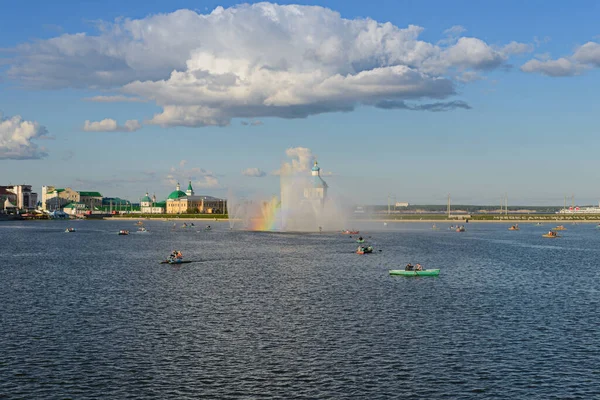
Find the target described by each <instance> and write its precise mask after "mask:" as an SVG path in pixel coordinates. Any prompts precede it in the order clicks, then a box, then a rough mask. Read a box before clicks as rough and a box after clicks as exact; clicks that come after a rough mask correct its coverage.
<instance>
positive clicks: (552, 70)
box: [521, 58, 585, 77]
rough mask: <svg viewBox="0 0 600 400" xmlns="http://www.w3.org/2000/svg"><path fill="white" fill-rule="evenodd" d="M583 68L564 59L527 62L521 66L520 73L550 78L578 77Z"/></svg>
mask: <svg viewBox="0 0 600 400" xmlns="http://www.w3.org/2000/svg"><path fill="white" fill-rule="evenodd" d="M584 69H585V68H584V67H583V66H582V65H578V64H576V63H574V62H572V61H571V60H569V59H566V58H559V59H558V60H546V61H542V60H535V59H534V60H529V61H527V62H526V63H525V64H523V65H522V66H521V71H523V72H529V73H539V74H542V75H546V76H551V77H561V76H574V75H579V74H580V73H581V72H582V71H583V70H584Z"/></svg>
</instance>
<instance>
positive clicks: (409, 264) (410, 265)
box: [404, 263, 415, 271]
mask: <svg viewBox="0 0 600 400" xmlns="http://www.w3.org/2000/svg"><path fill="white" fill-rule="evenodd" d="M404 270H405V271H414V270H415V267H414V266H413V265H412V264H411V263H408V264H406V267H404Z"/></svg>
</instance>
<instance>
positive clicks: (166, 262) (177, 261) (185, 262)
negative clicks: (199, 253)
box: [160, 260, 193, 264]
mask: <svg viewBox="0 0 600 400" xmlns="http://www.w3.org/2000/svg"><path fill="white" fill-rule="evenodd" d="M191 262H193V261H189V260H165V261H161V262H160V263H161V264H189V263H191Z"/></svg>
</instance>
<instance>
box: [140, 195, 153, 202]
mask: <svg viewBox="0 0 600 400" xmlns="http://www.w3.org/2000/svg"><path fill="white" fill-rule="evenodd" d="M141 202H142V203H152V199H151V198H150V197H149V196H148V193H146V195H145V196H144V197H142V200H141Z"/></svg>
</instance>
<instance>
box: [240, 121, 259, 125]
mask: <svg viewBox="0 0 600 400" xmlns="http://www.w3.org/2000/svg"><path fill="white" fill-rule="evenodd" d="M241 124H242V125H244V126H259V125H262V124H263V122H262V121H259V120H254V121H242V122H241Z"/></svg>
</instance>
